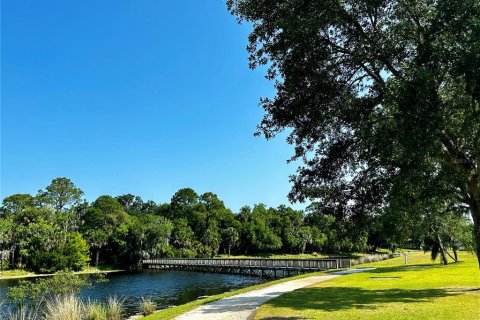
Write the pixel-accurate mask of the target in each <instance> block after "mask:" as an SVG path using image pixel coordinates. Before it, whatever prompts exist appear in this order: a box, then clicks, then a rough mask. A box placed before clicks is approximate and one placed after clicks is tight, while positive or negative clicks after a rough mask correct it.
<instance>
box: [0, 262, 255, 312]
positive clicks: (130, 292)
mask: <svg viewBox="0 0 480 320" xmlns="http://www.w3.org/2000/svg"><path fill="white" fill-rule="evenodd" d="M106 278H107V279H108V282H105V283H98V284H96V285H95V286H94V287H90V288H85V289H83V290H82V291H81V293H80V296H81V297H82V299H85V300H86V299H88V298H90V299H92V300H98V301H105V300H106V299H107V298H108V296H114V295H116V296H117V297H120V298H122V299H125V303H124V307H125V310H126V315H127V316H131V315H134V314H136V313H138V312H139V311H138V306H139V304H140V302H141V298H142V297H145V298H150V299H152V300H153V301H155V302H156V304H157V305H158V308H159V309H163V308H166V307H168V306H172V305H179V304H183V303H186V302H189V301H193V300H196V299H198V297H201V296H206V295H214V294H218V293H222V292H226V291H230V290H234V289H239V288H243V287H247V286H250V285H254V284H257V283H260V282H262V281H263V280H262V279H260V278H259V277H249V276H242V275H234V274H219V273H201V272H188V271H143V272H141V273H127V274H118V273H116V274H114V273H112V274H109V275H107V277H106ZM16 283H17V280H0V301H3V300H4V299H5V295H6V292H7V290H8V288H9V287H12V286H14V285H15V284H16Z"/></svg>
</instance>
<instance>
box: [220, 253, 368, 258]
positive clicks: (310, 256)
mask: <svg viewBox="0 0 480 320" xmlns="http://www.w3.org/2000/svg"><path fill="white" fill-rule="evenodd" d="M362 255H363V254H362V253H353V254H352V253H349V254H338V255H335V257H340V256H345V257H348V258H358V257H361V256H362ZM329 257H330V256H328V255H325V254H320V253H304V254H276V253H271V254H268V253H266V254H260V255H235V256H233V255H232V256H228V255H226V254H220V255H218V256H217V257H215V258H223V259H253V258H256V259H260V258H268V259H322V258H329Z"/></svg>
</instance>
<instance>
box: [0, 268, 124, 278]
mask: <svg viewBox="0 0 480 320" xmlns="http://www.w3.org/2000/svg"><path fill="white" fill-rule="evenodd" d="M125 271H126V270H123V269H110V268H102V267H100V268H98V267H89V268H88V269H85V270H82V271H75V272H73V273H74V274H78V275H81V274H98V273H118V272H125ZM54 275H55V273H34V272H29V271H26V270H19V269H14V270H4V271H3V272H2V273H0V281H1V280H12V279H27V278H38V277H51V276H54Z"/></svg>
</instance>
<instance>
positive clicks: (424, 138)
mask: <svg viewBox="0 0 480 320" xmlns="http://www.w3.org/2000/svg"><path fill="white" fill-rule="evenodd" d="M227 5H228V8H229V10H230V12H231V13H232V14H233V15H235V16H236V17H237V18H238V20H239V21H240V22H241V21H247V22H249V23H250V24H251V25H252V28H253V29H252V32H251V33H250V35H249V37H248V41H249V44H248V51H249V53H250V66H251V67H252V68H256V67H257V66H266V68H267V72H266V77H267V78H268V79H270V80H272V81H274V82H275V89H276V95H275V96H274V97H272V98H265V99H262V100H261V105H262V107H263V108H264V110H265V116H264V119H263V121H262V122H261V124H260V125H259V130H258V134H263V135H264V136H265V137H266V138H272V137H274V136H275V135H276V134H277V133H279V132H281V131H284V130H285V131H287V132H288V139H287V141H288V142H289V143H290V144H292V145H294V146H295V154H294V156H293V159H296V160H300V161H303V165H302V166H301V167H300V168H299V169H298V171H297V174H296V175H295V176H293V177H292V182H293V189H292V191H291V193H290V197H291V199H292V200H296V201H304V200H313V201H318V202H319V203H320V204H321V206H323V207H324V209H323V210H322V211H324V212H327V211H328V212H331V213H332V214H333V215H335V216H336V217H337V218H338V219H343V218H344V217H348V218H349V219H353V220H356V223H357V224H358V225H360V226H361V225H364V224H365V223H367V224H368V223H369V221H370V220H371V219H372V218H375V216H378V215H381V214H383V213H385V214H387V215H390V216H397V215H400V216H401V217H399V218H398V219H397V218H396V217H395V219H396V220H398V221H402V220H403V218H407V217H409V218H412V217H413V219H409V220H405V222H406V223H407V224H409V225H412V224H415V223H417V222H419V221H426V220H428V219H429V217H431V216H432V215H435V216H437V217H438V219H437V218H435V220H436V221H439V220H442V219H444V216H447V215H457V216H459V217H462V216H464V215H466V214H469V215H470V216H471V218H472V220H473V222H474V228H475V235H476V243H477V256H478V258H479V263H480V2H479V1H478V0H464V1H454V0H438V1H431V0H340V1H339V0H301V1H300V0H278V1H268V0H228V1H227ZM436 224H437V223H436V222H434V225H436ZM408 227H409V226H407V228H408ZM432 228H433V229H435V230H432V236H433V237H432V240H433V241H435V242H436V244H435V246H437V247H439V248H442V247H444V245H443V243H444V241H442V240H441V239H439V237H440V238H441V236H439V234H438V233H439V232H438V230H439V228H438V227H437V226H433V227H432ZM429 229H431V228H430V227H429ZM440 250H441V249H440ZM441 251H442V250H441Z"/></svg>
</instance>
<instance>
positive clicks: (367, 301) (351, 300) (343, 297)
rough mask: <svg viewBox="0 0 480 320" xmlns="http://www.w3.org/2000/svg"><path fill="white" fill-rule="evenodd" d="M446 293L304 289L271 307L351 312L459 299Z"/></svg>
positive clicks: (436, 290)
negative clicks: (445, 299) (390, 305)
mask: <svg viewBox="0 0 480 320" xmlns="http://www.w3.org/2000/svg"><path fill="white" fill-rule="evenodd" d="M456 294H457V293H453V292H447V291H446V290H444V289H426V290H401V289H388V290H364V289H361V288H352V287H313V288H303V289H299V290H296V291H293V292H291V293H289V294H286V295H283V296H280V297H278V298H276V299H274V300H271V301H270V302H268V303H267V304H269V305H272V306H274V307H279V308H282V307H285V308H291V309H295V310H306V309H315V310H323V311H337V310H348V309H354V308H355V309H376V308H377V307H378V304H383V303H397V302H401V303H419V302H428V301H431V300H434V299H436V298H441V297H446V296H451V295H456Z"/></svg>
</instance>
